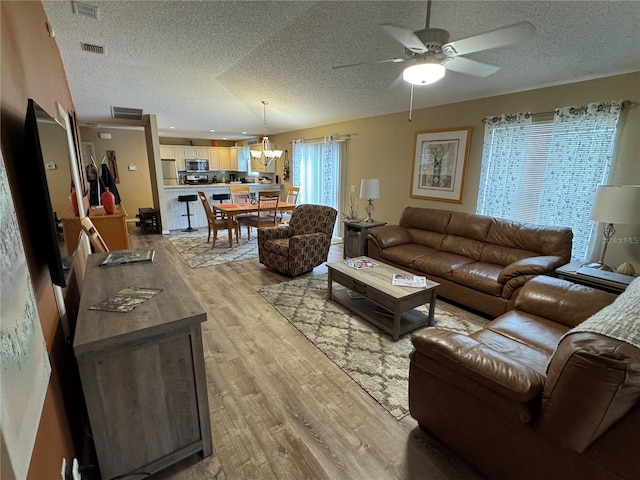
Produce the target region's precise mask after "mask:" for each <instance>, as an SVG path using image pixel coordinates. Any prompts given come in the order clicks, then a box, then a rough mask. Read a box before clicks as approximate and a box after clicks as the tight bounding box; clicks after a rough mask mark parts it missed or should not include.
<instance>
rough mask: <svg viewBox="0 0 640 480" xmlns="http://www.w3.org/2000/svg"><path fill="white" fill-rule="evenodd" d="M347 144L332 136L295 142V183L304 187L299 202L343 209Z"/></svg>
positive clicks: (301, 189)
mask: <svg viewBox="0 0 640 480" xmlns="http://www.w3.org/2000/svg"><path fill="white" fill-rule="evenodd" d="M345 147H346V142H345V141H336V140H335V139H334V138H332V137H325V139H324V141H323V142H314V143H311V142H304V141H303V140H295V141H294V142H293V157H292V177H293V178H292V183H293V186H294V187H300V193H299V195H298V203H299V204H301V203H314V204H317V205H328V206H330V207H333V208H335V209H336V210H337V211H340V200H341V199H340V195H341V194H340V192H341V190H342V189H341V182H342V178H343V174H342V172H343V168H344V156H345V153H344V152H345ZM336 229H337V226H336V227H335V229H334V235H336V234H337V231H336Z"/></svg>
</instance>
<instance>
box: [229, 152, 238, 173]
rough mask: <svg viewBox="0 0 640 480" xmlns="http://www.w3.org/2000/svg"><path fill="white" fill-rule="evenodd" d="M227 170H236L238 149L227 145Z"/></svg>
mask: <svg viewBox="0 0 640 480" xmlns="http://www.w3.org/2000/svg"><path fill="white" fill-rule="evenodd" d="M229 170H238V149H237V148H236V147H229Z"/></svg>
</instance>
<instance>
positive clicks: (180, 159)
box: [174, 147, 187, 172]
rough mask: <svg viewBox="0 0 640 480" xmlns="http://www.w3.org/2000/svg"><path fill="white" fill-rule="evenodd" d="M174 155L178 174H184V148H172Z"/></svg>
mask: <svg viewBox="0 0 640 480" xmlns="http://www.w3.org/2000/svg"><path fill="white" fill-rule="evenodd" d="M174 150H175V153H176V168H177V169H178V171H179V172H184V171H185V170H186V169H187V165H186V163H185V158H186V157H185V151H184V150H185V149H184V147H174Z"/></svg>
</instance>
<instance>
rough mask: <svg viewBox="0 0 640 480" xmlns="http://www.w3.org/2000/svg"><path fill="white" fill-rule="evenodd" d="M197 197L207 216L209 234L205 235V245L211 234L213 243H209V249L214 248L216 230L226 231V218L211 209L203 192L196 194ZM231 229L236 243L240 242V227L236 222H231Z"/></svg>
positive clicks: (216, 235) (216, 236)
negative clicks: (233, 231)
mask: <svg viewBox="0 0 640 480" xmlns="http://www.w3.org/2000/svg"><path fill="white" fill-rule="evenodd" d="M198 197H199V198H200V201H201V202H202V207H203V208H204V212H205V214H206V215H207V226H208V227H209V234H208V235H207V243H209V240H210V239H211V233H212V232H213V241H212V242H211V248H213V247H215V246H216V240H217V238H218V230H227V228H228V223H227V218H226V217H223V216H222V215H218V213H220V212H218V211H215V212H214V211H213V210H212V209H211V205H209V200H207V196H206V195H205V193H204V192H198ZM233 227H234V229H235V231H236V243H239V242H240V240H239V238H240V225H239V224H238V222H237V221H235V220H234V221H233Z"/></svg>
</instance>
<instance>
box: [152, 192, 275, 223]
mask: <svg viewBox="0 0 640 480" xmlns="http://www.w3.org/2000/svg"><path fill="white" fill-rule="evenodd" d="M236 185H248V186H249V190H250V191H251V193H257V192H260V191H273V190H280V191H282V184H280V183H238V184H236V183H234V184H233V186H236ZM229 186H231V184H229V183H200V184H197V185H165V187H164V198H165V202H166V207H167V208H166V209H167V212H168V217H169V218H168V219H165V218H163V219H162V226H163V229H166V228H168V229H169V230H181V229H185V228H187V217H186V216H185V214H186V213H187V207H186V206H185V204H184V203H181V202H178V196H179V195H189V194H194V193H196V192H199V191H201V192H204V193H205V195H206V196H207V198H208V199H209V203H211V195H213V194H214V193H229ZM189 209H190V211H191V226H192V227H194V228H205V229H206V228H207V216H206V214H205V212H204V209H203V208H202V204H201V203H200V200H199V199H198V200H197V201H195V202H191V204H190V205H189Z"/></svg>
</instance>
